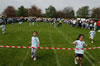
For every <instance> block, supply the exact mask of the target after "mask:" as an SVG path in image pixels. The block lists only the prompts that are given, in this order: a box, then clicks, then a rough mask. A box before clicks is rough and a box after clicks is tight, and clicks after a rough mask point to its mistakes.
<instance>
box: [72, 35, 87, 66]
mask: <svg viewBox="0 0 100 66" xmlns="http://www.w3.org/2000/svg"><path fill="white" fill-rule="evenodd" d="M73 45H75V46H76V48H77V49H75V64H78V61H80V66H82V59H83V56H84V50H82V48H84V47H87V46H88V45H87V44H86V43H85V41H84V35H83V34H80V35H79V36H78V39H77V40H76V41H74V42H73Z"/></svg>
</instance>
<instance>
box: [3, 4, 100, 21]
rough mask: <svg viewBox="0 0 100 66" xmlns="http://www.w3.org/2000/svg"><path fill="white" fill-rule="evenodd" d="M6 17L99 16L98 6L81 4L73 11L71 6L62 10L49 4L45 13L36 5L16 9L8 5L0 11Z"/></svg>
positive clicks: (99, 9)
mask: <svg viewBox="0 0 100 66" xmlns="http://www.w3.org/2000/svg"><path fill="white" fill-rule="evenodd" d="M2 14H3V15H5V16H7V17H20V16H23V17H29V16H34V17H48V18H50V17H51V18H98V19H99V18H100V7H98V8H93V9H89V6H83V7H81V8H79V9H78V10H77V12H75V10H74V9H73V7H65V8H64V9H63V10H60V11H57V10H56V8H55V7H54V6H52V5H50V6H49V7H48V8H46V9H45V13H42V10H41V9H40V8H38V7H37V6H35V5H33V6H31V8H25V7H24V6H20V7H19V8H18V9H17V10H16V9H15V8H14V7H13V6H8V7H7V8H6V9H5V10H4V11H3V13H2Z"/></svg>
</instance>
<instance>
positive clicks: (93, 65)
mask: <svg viewBox="0 0 100 66" xmlns="http://www.w3.org/2000/svg"><path fill="white" fill-rule="evenodd" d="M55 29H56V30H57V32H59V33H60V34H61V35H62V36H63V37H64V38H65V39H66V40H67V41H68V42H69V43H70V44H72V42H71V40H72V39H71V38H70V39H71V40H68V39H67V38H66V37H65V34H64V33H63V34H62V32H61V31H60V30H59V29H57V28H56V27H55ZM67 37H68V38H69V36H68V35H67ZM85 57H86V59H87V60H88V61H89V63H90V64H91V65H92V66H95V64H94V63H93V62H92V61H91V60H90V59H89V58H88V57H87V56H86V55H85Z"/></svg>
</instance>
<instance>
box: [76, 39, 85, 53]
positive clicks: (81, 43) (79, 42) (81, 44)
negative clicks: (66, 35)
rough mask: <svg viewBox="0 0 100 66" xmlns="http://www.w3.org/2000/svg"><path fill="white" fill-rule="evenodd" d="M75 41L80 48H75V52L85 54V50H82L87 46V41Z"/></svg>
mask: <svg viewBox="0 0 100 66" xmlns="http://www.w3.org/2000/svg"><path fill="white" fill-rule="evenodd" d="M75 42H76V43H77V44H76V48H78V49H79V50H77V49H75V53H78V54H84V50H82V48H84V46H85V41H80V40H76V41H75Z"/></svg>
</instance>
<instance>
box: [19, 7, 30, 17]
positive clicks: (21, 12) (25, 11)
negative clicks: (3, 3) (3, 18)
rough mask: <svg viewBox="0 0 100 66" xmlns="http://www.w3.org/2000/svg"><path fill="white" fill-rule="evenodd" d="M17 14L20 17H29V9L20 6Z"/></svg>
mask: <svg viewBox="0 0 100 66" xmlns="http://www.w3.org/2000/svg"><path fill="white" fill-rule="evenodd" d="M17 16H18V17H20V16H23V17H27V16H28V9H26V8H24V6H20V7H19V8H18V11H17Z"/></svg>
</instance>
